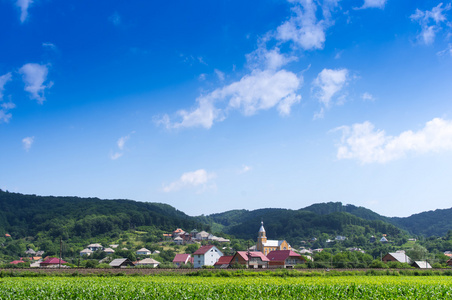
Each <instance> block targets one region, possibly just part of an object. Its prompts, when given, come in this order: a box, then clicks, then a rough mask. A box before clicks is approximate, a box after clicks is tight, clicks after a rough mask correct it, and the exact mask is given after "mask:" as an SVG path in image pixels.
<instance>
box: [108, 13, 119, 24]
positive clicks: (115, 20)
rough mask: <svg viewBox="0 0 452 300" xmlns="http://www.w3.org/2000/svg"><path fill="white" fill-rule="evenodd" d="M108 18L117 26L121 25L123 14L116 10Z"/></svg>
mask: <svg viewBox="0 0 452 300" xmlns="http://www.w3.org/2000/svg"><path fill="white" fill-rule="evenodd" d="M108 20H109V21H110V22H112V23H113V25H115V26H119V25H121V16H120V15H119V14H118V12H114V13H113V14H112V15H111V16H110V17H108Z"/></svg>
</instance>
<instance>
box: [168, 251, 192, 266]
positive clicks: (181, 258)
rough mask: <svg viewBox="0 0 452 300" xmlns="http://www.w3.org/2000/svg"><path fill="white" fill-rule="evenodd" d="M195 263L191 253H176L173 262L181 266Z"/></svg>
mask: <svg viewBox="0 0 452 300" xmlns="http://www.w3.org/2000/svg"><path fill="white" fill-rule="evenodd" d="M189 262H191V263H193V258H192V257H191V255H190V254H176V256H175V257H174V259H173V264H175V265H176V266H178V267H180V266H181V265H186V264H187V263H189Z"/></svg>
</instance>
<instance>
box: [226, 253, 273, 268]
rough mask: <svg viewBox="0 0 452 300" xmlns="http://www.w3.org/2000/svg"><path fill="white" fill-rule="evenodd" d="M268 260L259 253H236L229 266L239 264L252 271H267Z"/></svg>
mask: <svg viewBox="0 0 452 300" xmlns="http://www.w3.org/2000/svg"><path fill="white" fill-rule="evenodd" d="M269 262H270V260H269V259H268V258H267V257H266V256H265V255H264V254H263V253H262V252H260V251H254V252H251V251H250V252H248V251H237V252H236V253H235V254H234V256H233V257H232V260H231V265H234V264H240V265H244V266H246V267H247V268H252V269H267V268H268V267H269V265H268V264H269Z"/></svg>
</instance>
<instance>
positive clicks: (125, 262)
mask: <svg viewBox="0 0 452 300" xmlns="http://www.w3.org/2000/svg"><path fill="white" fill-rule="evenodd" d="M110 266H111V267H112V268H126V267H133V266H135V265H134V264H133V262H132V261H130V259H128V258H117V259H114V260H112V261H111V263H110Z"/></svg>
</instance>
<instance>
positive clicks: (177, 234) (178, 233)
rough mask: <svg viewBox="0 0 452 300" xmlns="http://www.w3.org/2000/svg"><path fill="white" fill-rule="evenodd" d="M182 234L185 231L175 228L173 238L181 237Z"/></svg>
mask: <svg viewBox="0 0 452 300" xmlns="http://www.w3.org/2000/svg"><path fill="white" fill-rule="evenodd" d="M184 233H185V231H183V230H182V229H180V228H177V229H176V230H174V231H173V237H176V236H180V235H182V234H184Z"/></svg>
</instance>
